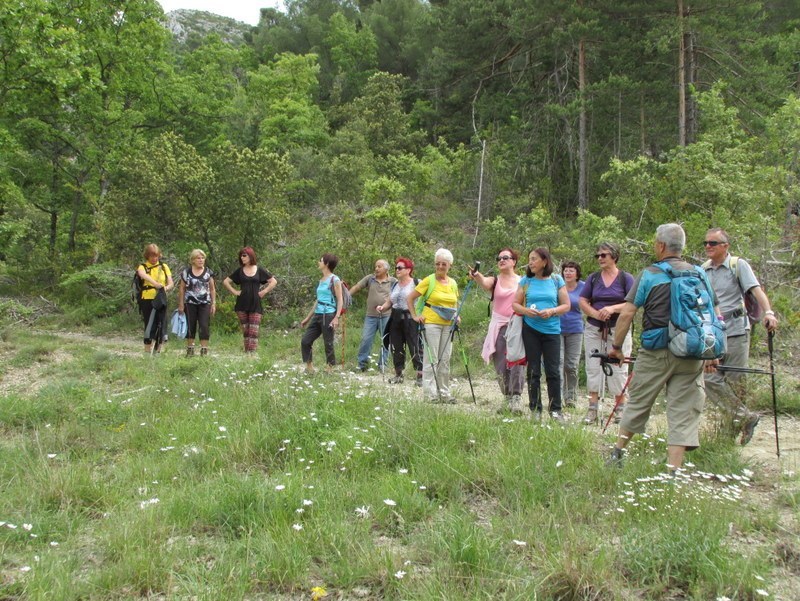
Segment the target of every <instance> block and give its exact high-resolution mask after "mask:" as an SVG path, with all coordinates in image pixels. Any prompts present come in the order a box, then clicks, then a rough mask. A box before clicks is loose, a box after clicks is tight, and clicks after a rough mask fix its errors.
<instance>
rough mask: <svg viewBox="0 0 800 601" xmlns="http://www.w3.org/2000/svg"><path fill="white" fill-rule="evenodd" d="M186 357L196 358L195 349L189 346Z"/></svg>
mask: <svg viewBox="0 0 800 601" xmlns="http://www.w3.org/2000/svg"><path fill="white" fill-rule="evenodd" d="M186 356H187V357H194V347H193V346H187V347H186Z"/></svg>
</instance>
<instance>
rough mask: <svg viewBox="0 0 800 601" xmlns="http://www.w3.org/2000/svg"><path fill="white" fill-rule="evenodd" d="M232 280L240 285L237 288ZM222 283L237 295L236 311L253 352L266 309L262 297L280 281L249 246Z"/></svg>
mask: <svg viewBox="0 0 800 601" xmlns="http://www.w3.org/2000/svg"><path fill="white" fill-rule="evenodd" d="M233 284H236V285H237V286H239V289H238V290H237V289H236V288H234V287H233ZM265 284H266V286H265ZM222 285H223V286H225V288H227V290H228V292H230V293H231V294H233V295H234V296H236V297H237V298H236V306H234V311H236V316H237V317H238V318H239V323H240V324H241V326H242V334H243V335H244V352H245V353H254V352H255V351H256V349H257V348H258V329H259V326H260V325H261V316H262V315H263V313H264V308H263V307H262V305H261V299H262V298H264V296H265V295H266V294H268V293H269V292H270V290H272V289H273V288H274V287H275V286H277V285H278V280H277V279H275V276H274V275H272V274H271V273H270V272H269V271H267V270H266V269H264V268H263V267H261V266H259V265H258V261H257V260H256V253H255V252H254V251H253V249H252V248H250V247H249V246H246V247H244V248H243V249H242V250H240V251H239V269H237V270H236V271H234V272H233V273H232V274H231V275H229V276H228V277H227V278H225V280H224V281H223V282H222Z"/></svg>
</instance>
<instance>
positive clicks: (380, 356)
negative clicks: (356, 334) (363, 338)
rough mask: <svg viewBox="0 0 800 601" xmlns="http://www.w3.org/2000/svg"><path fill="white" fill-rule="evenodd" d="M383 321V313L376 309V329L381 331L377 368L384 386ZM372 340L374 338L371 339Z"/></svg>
mask: <svg viewBox="0 0 800 601" xmlns="http://www.w3.org/2000/svg"><path fill="white" fill-rule="evenodd" d="M384 319H385V317H384V315H383V311H382V310H380V309H378V327H380V329H381V347H380V349H379V350H378V368H379V369H380V370H381V375H382V376H383V383H384V384H386V359H387V357H386V354H385V352H384V348H383V333H384V322H383V320H384ZM373 340H374V338H373Z"/></svg>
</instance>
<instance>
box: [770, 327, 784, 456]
mask: <svg viewBox="0 0 800 601" xmlns="http://www.w3.org/2000/svg"><path fill="white" fill-rule="evenodd" d="M774 338H775V330H770V331H769V334H768V335H767V348H768V349H769V371H770V372H771V373H770V378H771V379H772V419H773V421H774V422H775V454H776V455H777V456H778V457H779V458H780V456H781V443H780V441H779V440H778V400H777V398H776V396H775V364H774V363H773V350H774V349H773V344H772V340H773V339H774Z"/></svg>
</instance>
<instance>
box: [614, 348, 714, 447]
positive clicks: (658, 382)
mask: <svg viewBox="0 0 800 601" xmlns="http://www.w3.org/2000/svg"><path fill="white" fill-rule="evenodd" d="M665 386H666V388H667V424H668V426H669V433H668V435H667V444H668V445H676V446H682V447H686V449H687V450H689V451H691V450H692V449H696V448H697V447H698V446H700V437H699V434H698V428H699V425H700V415H701V413H702V411H703V404H704V402H705V398H706V394H705V387H704V383H703V361H702V360H701V359H679V358H677V357H676V356H675V355H673V354H672V353H671V352H669V350H667V349H660V350H657V351H647V350H644V349H640V350H639V355H638V357H637V358H636V364H635V365H634V366H633V378H632V379H631V384H630V388H629V394H630V399H629V401H628V405H627V407H625V413H624V414H623V416H622V422H621V423H620V428H622V429H625V430H628V431H629V432H633V433H635V434H644V431H645V426H646V425H647V420H648V419H649V418H650V411H651V410H652V408H653V404H654V403H655V401H656V398H657V397H658V395H659V393H660V392H661V390H662V389H663V388H664V387H665Z"/></svg>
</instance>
